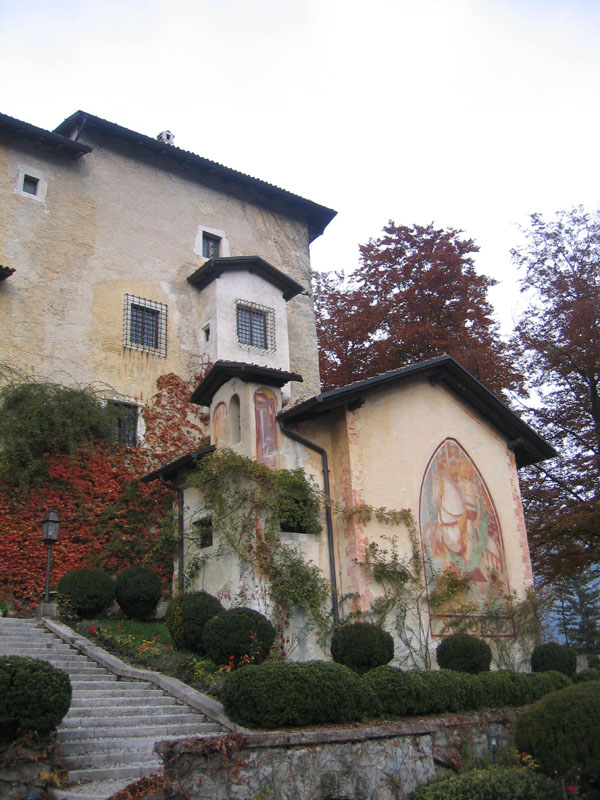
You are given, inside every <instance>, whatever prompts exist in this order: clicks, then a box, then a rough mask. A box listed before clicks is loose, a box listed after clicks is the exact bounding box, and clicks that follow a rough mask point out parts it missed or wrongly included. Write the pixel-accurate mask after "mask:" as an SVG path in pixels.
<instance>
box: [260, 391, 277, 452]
mask: <svg viewBox="0 0 600 800" xmlns="http://www.w3.org/2000/svg"><path fill="white" fill-rule="evenodd" d="M254 412H255V415H256V457H257V460H258V461H259V462H260V463H261V464H266V465H267V466H268V467H276V466H277V420H276V416H277V398H276V397H275V395H274V394H273V392H271V391H270V390H269V389H259V390H258V391H256V392H255V393H254Z"/></svg>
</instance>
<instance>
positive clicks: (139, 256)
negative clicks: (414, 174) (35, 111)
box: [0, 111, 335, 435]
mask: <svg viewBox="0 0 600 800" xmlns="http://www.w3.org/2000/svg"><path fill="white" fill-rule="evenodd" d="M0 195H1V197H2V202H1V206H0V208H1V210H0V320H1V321H2V336H1V337H0V364H3V365H4V366H8V367H13V368H15V369H17V370H18V371H19V372H21V373H22V374H24V375H35V376H37V377H42V378H44V379H48V380H52V381H55V382H59V383H64V384H67V385H84V386H86V385H87V386H90V385H91V386H94V387H95V388H97V389H100V390H101V391H102V393H103V394H105V396H106V397H107V399H112V400H117V401H120V402H122V403H124V404H129V405H130V407H131V409H132V411H133V412H135V411H136V409H137V407H138V406H139V405H140V404H143V403H144V402H146V401H147V399H148V398H149V397H150V396H152V394H153V393H154V391H155V389H156V379H157V378H158V377H159V376H160V375H163V374H166V373H175V374H176V375H179V376H182V377H189V376H192V375H194V374H196V373H198V372H199V371H201V368H202V367H203V366H204V365H206V363H207V362H210V361H215V360H216V359H217V358H219V357H225V358H233V359H237V360H245V359H248V356H249V354H252V360H253V361H255V362H256V363H259V364H264V365H265V366H269V367H279V366H280V365H281V364H282V363H283V362H284V361H285V363H287V360H288V359H289V352H288V348H287V343H288V338H289V339H293V341H294V342H295V346H294V350H293V353H292V368H293V369H294V370H296V371H298V372H300V373H302V375H303V377H304V383H302V384H294V385H293V386H291V387H290V392H291V396H293V397H294V399H301V398H305V397H308V396H310V395H311V394H313V393H315V392H318V390H319V375H318V361H317V349H316V334H315V326H314V311H313V303H312V296H311V288H310V263H309V245H310V242H311V241H312V240H313V239H315V238H316V237H317V236H319V235H320V234H321V233H322V232H323V230H324V228H325V227H326V225H327V224H328V223H329V221H330V220H331V219H332V217H333V216H334V213H335V212H333V211H331V210H330V209H328V208H325V207H323V206H320V205H318V204H316V203H313V202H310V201H308V200H304V199H303V198H301V197H298V196H296V195H294V194H292V193H290V192H287V191H285V190H283V189H279V188H277V187H276V186H273V185H271V184H268V183H266V182H264V181H261V180H257V179H255V178H252V177H250V176H248V175H245V174H242V173H241V172H237V171H235V170H233V169H229V168H228V167H224V166H222V165H220V164H217V163H215V162H213V161H209V160H208V159H206V158H202V157H200V156H197V155H195V154H193V153H190V152H187V151H184V150H181V149H179V148H177V147H175V146H174V144H173V135H172V134H171V133H170V132H169V131H165V132H163V133H161V134H160V135H159V136H158V137H157V138H156V139H153V138H150V137H147V136H144V135H142V134H139V133H136V132H134V131H131V130H128V129H126V128H123V127H121V126H119V125H116V124H113V123H111V122H106V121H105V120H102V119H99V118H98V117H95V116H92V115H91V114H86V113H84V112H81V111H78V112H76V113H75V114H73V115H72V116H70V117H69V118H68V119H66V120H65V121H64V122H63V123H61V124H60V125H59V126H58V127H57V128H56V129H55V130H54V131H52V132H51V131H46V130H43V129H40V128H37V127H35V126H33V125H30V124H28V123H25V122H21V121H19V120H16V119H13V118H11V117H8V116H5V115H0ZM221 273H225V274H227V275H231V276H233V277H234V280H233V282H230V283H228V288H230V289H231V291H230V294H229V296H228V297H227V298H223V297H222V296H221V295H222V293H221V291H220V289H221V287H220V282H219V281H218V280H216V279H217V278H218V276H219V275H220V274H221ZM266 274H268V275H269V276H271V282H270V284H269V286H270V287H271V289H270V294H268V296H264V297H258V298H257V296H256V292H253V291H251V289H252V281H253V280H256V278H253V277H252V276H253V275H266ZM242 276H244V277H243V279H242ZM238 277H239V278H240V279H242V280H241V281H238V280H237V278H238ZM207 281H208V282H209V284H210V285H209V286H208V288H206V289H204V286H205V284H206V282H207ZM281 281H284V282H285V281H287V283H286V284H285V285H286V289H285V294H286V299H285V302H283V303H282V302H279V303H278V304H277V308H276V309H275V308H274V307H273V306H272V305H270V303H271V295H272V294H274V293H276V288H275V287H276V286H277V285H279V283H278V282H281ZM288 284H289V287H293V288H291V289H290V288H288ZM216 298H219V300H220V303H219V305H218V313H217V305H216ZM236 325H239V329H236ZM259 325H263V327H264V335H265V336H267V337H268V346H266V347H263V346H262V344H263V342H258V346H257V339H256V337H257V336H258V335H263V334H259V333H258V327H257V326H259ZM281 352H284V353H285V357H282V356H281ZM282 358H283V361H282ZM130 434H131V432H130ZM131 435H134V434H131Z"/></svg>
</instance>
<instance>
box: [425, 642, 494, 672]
mask: <svg viewBox="0 0 600 800" xmlns="http://www.w3.org/2000/svg"><path fill="white" fill-rule="evenodd" d="M436 658H437V663H438V665H439V667H440V669H453V670H456V672H469V673H471V675H477V674H478V673H479V672H489V669H490V664H491V663H492V650H491V648H490V646H489V644H488V643H487V642H484V641H482V640H481V639H478V638H477V637H476V636H469V634H468V633H453V634H452V635H450V636H447V637H446V638H445V639H444V640H443V641H442V642H441V643H440V644H439V645H438V648H437V650H436Z"/></svg>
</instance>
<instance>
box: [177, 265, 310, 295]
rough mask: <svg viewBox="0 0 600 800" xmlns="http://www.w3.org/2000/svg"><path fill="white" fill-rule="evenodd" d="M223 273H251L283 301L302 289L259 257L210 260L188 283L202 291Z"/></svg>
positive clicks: (190, 277) (191, 276) (302, 289)
mask: <svg viewBox="0 0 600 800" xmlns="http://www.w3.org/2000/svg"><path fill="white" fill-rule="evenodd" d="M224 272H251V273H254V274H256V275H259V276H260V277H261V278H263V279H264V280H265V281H268V282H269V283H270V284H272V285H273V286H275V287H276V288H277V289H280V290H281V292H282V294H283V298H284V300H286V301H287V300H291V299H292V297H295V296H296V295H297V294H301V293H302V292H304V288H303V287H302V286H301V285H300V284H299V283H297V282H296V281H295V280H292V278H288V276H287V275H286V274H285V273H283V272H281V271H280V270H278V269H277V268H276V267H273V266H272V265H271V264H269V262H268V261H265V260H264V259H262V258H260V256H229V257H227V258H211V259H210V260H209V261H207V262H206V263H205V264H203V265H202V266H201V267H200V268H199V269H197V270H196V271H195V272H194V273H193V274H192V275H190V276H189V278H188V281H189V282H190V283H191V284H192V286H195V287H196V288H197V289H200V290H202V289H204V288H205V287H206V286H208V285H209V283H212V281H214V280H216V279H217V278H220V277H221V275H222V274H223V273H224Z"/></svg>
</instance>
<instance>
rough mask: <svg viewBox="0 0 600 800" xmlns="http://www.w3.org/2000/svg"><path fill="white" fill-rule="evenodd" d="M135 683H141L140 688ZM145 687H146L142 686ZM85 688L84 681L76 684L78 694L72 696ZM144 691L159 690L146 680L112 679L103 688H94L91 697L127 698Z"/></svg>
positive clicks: (79, 693)
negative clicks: (108, 684)
mask: <svg viewBox="0 0 600 800" xmlns="http://www.w3.org/2000/svg"><path fill="white" fill-rule="evenodd" d="M137 683H140V684H142V688H141V689H140V688H139V687H138V686H137ZM144 687H146V688H144ZM84 688H85V682H82V683H80V684H78V685H77V690H78V694H77V695H74V697H75V696H76V697H78V698H79V697H81V696H82V695H81V691H82V690H83V689H84ZM146 691H160V689H157V688H156V687H155V686H154V685H153V684H150V683H147V682H146V681H137V682H136V683H132V682H129V681H122V680H121V681H113V682H112V683H111V684H110V686H107V687H105V688H104V689H95V690H94V693H93V697H98V698H100V697H114V698H115V699H117V698H121V697H123V698H127V699H133V698H135V697H136V696H139V694H140V692H143V693H144V695H143V696H146V695H145V692H146Z"/></svg>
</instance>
